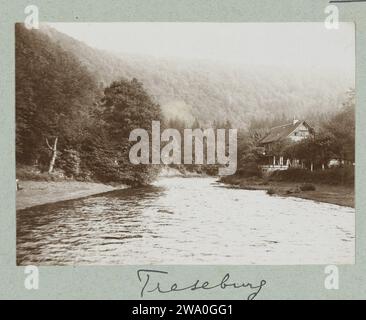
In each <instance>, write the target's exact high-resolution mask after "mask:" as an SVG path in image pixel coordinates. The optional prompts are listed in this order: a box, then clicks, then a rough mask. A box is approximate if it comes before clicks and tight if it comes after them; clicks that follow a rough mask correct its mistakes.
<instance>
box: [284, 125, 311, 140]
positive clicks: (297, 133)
mask: <svg viewBox="0 0 366 320" xmlns="http://www.w3.org/2000/svg"><path fill="white" fill-rule="evenodd" d="M309 135H310V132H309V129H308V128H307V127H306V126H304V125H303V124H301V125H300V126H298V127H297V128H296V129H295V130H294V131H293V132H292V133H291V134H290V135H289V136H288V137H289V138H290V139H291V140H292V141H294V142H298V141H301V140H303V139H305V138H307V137H309Z"/></svg>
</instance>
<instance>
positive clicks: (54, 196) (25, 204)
mask: <svg viewBox="0 0 366 320" xmlns="http://www.w3.org/2000/svg"><path fill="white" fill-rule="evenodd" d="M19 185H20V187H21V190H18V191H17V193H16V209H17V210H20V209H25V208H29V207H33V206H37V205H42V204H46V203H52V202H58V201H65V200H71V199H78V198H83V197H87V196H91V195H93V194H98V193H103V192H107V191H112V190H117V189H123V188H126V186H125V185H116V186H112V185H106V184H102V183H94V182H80V181H29V180H28V181H20V182H19Z"/></svg>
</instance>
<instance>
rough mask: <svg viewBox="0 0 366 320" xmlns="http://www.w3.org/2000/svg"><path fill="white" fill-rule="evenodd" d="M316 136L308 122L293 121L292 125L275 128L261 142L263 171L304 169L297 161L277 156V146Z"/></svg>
mask: <svg viewBox="0 0 366 320" xmlns="http://www.w3.org/2000/svg"><path fill="white" fill-rule="evenodd" d="M311 136H314V129H313V128H312V127H311V126H310V125H309V124H308V123H307V122H306V121H300V120H295V119H294V120H293V122H292V123H289V124H285V125H281V126H277V127H273V128H271V129H270V131H269V133H268V134H267V135H266V136H265V137H264V138H263V139H262V140H260V142H259V145H260V147H261V148H262V150H263V152H262V154H263V159H264V164H263V165H262V170H263V171H275V170H287V169H288V168H289V167H302V166H303V164H301V163H300V162H299V160H297V159H286V161H284V158H283V156H282V155H281V154H277V152H278V151H277V150H276V146H278V145H279V144H281V143H282V142H286V141H288V142H294V143H296V142H299V141H301V140H303V139H306V138H309V137H311Z"/></svg>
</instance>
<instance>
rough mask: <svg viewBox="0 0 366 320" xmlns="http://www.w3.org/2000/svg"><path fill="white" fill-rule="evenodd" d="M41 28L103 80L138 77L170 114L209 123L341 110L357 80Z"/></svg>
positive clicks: (304, 116) (333, 73) (312, 118)
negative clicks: (142, 48)
mask: <svg viewBox="0 0 366 320" xmlns="http://www.w3.org/2000/svg"><path fill="white" fill-rule="evenodd" d="M41 30H42V31H43V32H44V33H46V34H48V35H49V37H50V40H51V41H52V42H55V43H57V44H58V45H60V46H61V47H62V48H63V49H64V50H66V51H68V52H71V53H72V54H74V55H75V57H77V59H79V61H80V63H81V64H82V65H83V66H85V67H86V68H87V69H88V70H89V71H90V73H91V74H92V75H93V76H94V77H95V80H96V81H97V82H98V83H100V84H102V85H103V86H106V85H109V84H110V83H111V82H112V81H113V80H117V79H119V78H121V77H125V78H128V79H131V78H137V79H138V80H140V81H142V82H143V84H144V86H145V88H146V89H147V91H148V92H149V93H150V94H151V95H152V96H153V97H154V98H155V100H156V101H157V102H159V103H160V105H161V107H162V110H163V113H164V115H165V116H166V117H167V118H175V117H178V118H181V119H183V120H186V121H188V122H193V120H194V118H197V119H198V120H199V121H201V122H203V123H206V124H207V123H211V122H213V121H215V120H220V121H223V120H229V121H230V122H231V123H232V124H233V125H235V126H238V127H247V126H249V125H250V123H251V121H252V120H274V119H276V118H277V119H283V120H285V119H292V118H293V117H294V116H296V117H298V118H302V119H307V120H310V121H313V122H317V121H318V120H319V119H321V118H323V117H324V116H325V115H326V114H327V113H329V112H335V111H338V110H339V108H340V107H341V105H342V102H343V101H344V96H345V95H344V94H345V92H346V91H347V90H348V89H349V88H350V87H353V86H354V83H353V79H347V78H345V77H344V73H343V72H341V71H337V70H333V71H329V70H323V71H322V70H320V69H319V70H290V69H284V68H282V69H280V68H268V67H254V66H247V67H245V66H239V67H234V66H223V65H218V64H215V63H213V62H209V61H207V62H202V61H183V60H174V59H157V58H152V57H143V56H132V55H126V54H121V55H120V56H116V55H115V54H111V53H109V52H106V51H102V50H99V49H95V48H91V47H90V46H88V45H86V44H84V43H83V42H80V41H78V40H75V39H73V38H71V37H69V36H67V35H65V34H62V33H60V32H58V31H57V30H55V29H53V28H50V27H48V26H43V27H42V29H41ZM121 41H123V39H121ZM269 54H270V53H269ZM248 63H249V62H248Z"/></svg>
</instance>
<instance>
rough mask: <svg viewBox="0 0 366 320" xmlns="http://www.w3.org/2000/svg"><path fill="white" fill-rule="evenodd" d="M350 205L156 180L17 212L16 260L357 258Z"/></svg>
mask: <svg viewBox="0 0 366 320" xmlns="http://www.w3.org/2000/svg"><path fill="white" fill-rule="evenodd" d="M354 218H355V217H354V209H352V208H347V207H341V206H336V205H331V204H325V203H316V202H314V201H309V200H303V199H297V198H281V197H271V196H268V195H266V194H265V192H264V191H246V190H238V189H230V188H225V187H222V186H220V185H218V184H217V183H215V179H213V178H162V179H160V180H159V181H158V182H156V183H155V184H154V185H153V186H150V187H145V188H140V189H125V190H120V191H112V192H109V193H105V194H102V195H97V196H92V197H88V198H84V199H79V200H70V201H66V202H59V203H55V204H49V205H44V206H38V207H33V208H30V209H25V210H21V211H18V213H17V263H18V264H20V265H28V264H36V265H69V264H79V265H81V264H84V265H106V264H342V263H353V262H354Z"/></svg>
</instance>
